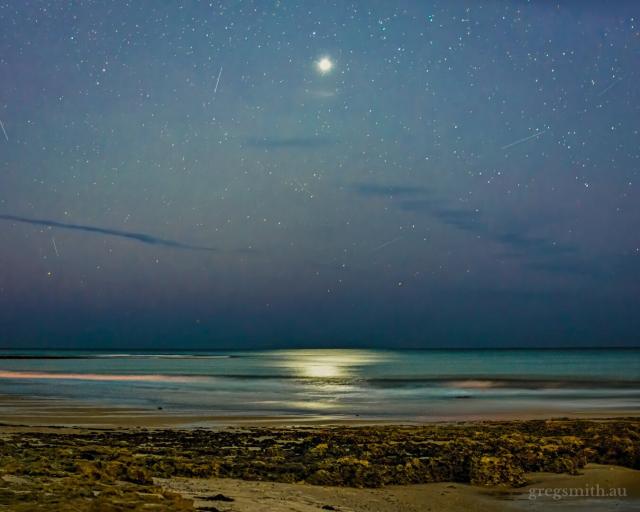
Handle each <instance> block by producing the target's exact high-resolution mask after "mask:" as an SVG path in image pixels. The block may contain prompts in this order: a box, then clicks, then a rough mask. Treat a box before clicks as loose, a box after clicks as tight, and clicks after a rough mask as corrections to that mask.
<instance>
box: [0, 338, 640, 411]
mask: <svg viewBox="0 0 640 512" xmlns="http://www.w3.org/2000/svg"><path fill="white" fill-rule="evenodd" d="M0 395H3V396H21V397H30V398H34V397H37V398H51V399H57V400H59V401H61V403H64V401H65V400H69V401H73V402H76V403H86V404H91V405H105V406H131V407H137V408H143V409H153V410H158V409H159V408H162V410H163V411H165V413H167V414H171V413H175V414H185V413H193V414H195V415H221V416H235V415H237V416H251V417H254V416H265V417H270V416H273V417H275V416H282V415H293V416H303V417H310V418H325V419H327V418H335V419H354V418H361V419H380V420H394V421H397V420H410V421H437V420H450V419H454V420H455V419H460V420H464V419H475V418H485V417H487V418H488V417H501V416H504V417H518V415H520V414H522V415H525V414H528V415H531V414H533V415H536V414H537V415H540V416H554V417H558V416H564V415H595V414H597V415H607V414H613V413H616V414H620V413H629V414H637V413H638V412H639V411H640V349H601V350H599V349H572V350H342V349H327V350H324V349H317V350H306V349H298V350H270V351H237V352H234V351H225V352H160V353H142V352H128V353H109V352H80V351H75V352H72V351H17V350H14V351H10V350H4V351H0ZM0 421H1V418H0Z"/></svg>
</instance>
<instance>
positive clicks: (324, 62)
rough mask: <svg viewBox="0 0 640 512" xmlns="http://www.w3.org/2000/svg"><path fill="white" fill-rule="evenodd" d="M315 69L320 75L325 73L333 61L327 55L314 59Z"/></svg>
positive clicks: (331, 67)
mask: <svg viewBox="0 0 640 512" xmlns="http://www.w3.org/2000/svg"><path fill="white" fill-rule="evenodd" d="M316 69H317V70H318V71H319V72H320V74H321V75H326V74H327V73H329V72H330V71H331V70H332V69H333V61H332V60H331V59H330V58H329V57H321V58H320V59H318V60H317V61H316Z"/></svg>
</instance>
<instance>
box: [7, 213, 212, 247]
mask: <svg viewBox="0 0 640 512" xmlns="http://www.w3.org/2000/svg"><path fill="white" fill-rule="evenodd" d="M0 220H6V221H13V222H22V223H24V224H31V225H34V226H46V227H51V228H60V229H69V230H72V231H83V232H85V233H94V234H98V235H105V236H114V237H118V238H126V239H128V240H135V241H137V242H141V243H143V244H147V245H158V246H162V247H171V248H173V249H183V250H187V251H207V252H217V251H218V249H216V248H214V247H203V246H199V245H190V244H184V243H182V242H176V241H175V240H167V239H165V238H158V237H156V236H152V235H148V234H146V233H136V232H134V231H122V230H118V229H109V228H100V227H97V226H87V225H85V224H69V223H65V222H58V221H55V220H47V219H31V218H29V217H20V216H17V215H6V214H0Z"/></svg>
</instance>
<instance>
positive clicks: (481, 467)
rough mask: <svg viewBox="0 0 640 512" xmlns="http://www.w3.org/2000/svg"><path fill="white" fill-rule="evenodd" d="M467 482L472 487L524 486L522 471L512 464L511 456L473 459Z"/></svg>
mask: <svg viewBox="0 0 640 512" xmlns="http://www.w3.org/2000/svg"><path fill="white" fill-rule="evenodd" d="M469 480H470V482H471V483H472V484H473V485H485V486H493V485H499V484H506V485H509V486H512V487H519V486H521V485H524V484H525V482H526V480H525V478H524V471H523V470H522V468H521V467H519V466H517V465H515V464H514V459H513V456H511V455H504V456H501V457H496V456H491V455H481V456H477V457H473V459H472V460H471V469H470V472H469Z"/></svg>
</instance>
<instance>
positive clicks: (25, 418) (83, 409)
mask: <svg viewBox="0 0 640 512" xmlns="http://www.w3.org/2000/svg"><path fill="white" fill-rule="evenodd" d="M558 416H562V417H567V418H575V419H589V418H591V419H596V418H613V417H628V416H629V411H628V410H615V409H608V410H606V412H602V411H600V412H594V411H584V412H580V413H571V414H562V415H560V414H558V411H556V410H555V409H541V408H538V409H533V408H530V409H528V410H526V411H525V412H522V411H518V412H517V413H515V412H504V413H497V412H494V411H492V412H490V413H480V412H474V413H464V414H457V415H441V416H433V417H430V418H428V420H427V421H425V420H410V419H402V420H399V419H397V418H386V419H385V418H379V417H378V418H371V417H362V416H357V415H352V416H349V415H340V416H337V415H311V414H306V415H293V414H282V415H273V414H271V415H262V416H260V415H255V414H246V415H242V414H235V415H230V414H220V413H213V414H207V413H205V412H202V411H184V410H167V409H158V408H153V407H131V406H117V405H110V406H106V405H95V404H92V403H88V402H81V401H77V400H70V399H58V398H49V397H24V396H18V395H2V394H0V424H1V425H5V426H10V425H14V426H60V427H86V428H135V427H148V428H163V427H166V428H194V427H211V428H214V427H224V426H229V425H274V426H276V425H281V426H286V425H397V424H403V425H420V424H425V423H426V424H430V423H435V422H460V421H485V420H495V421H510V420H514V419H521V420H536V419H546V418H553V417H558Z"/></svg>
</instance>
